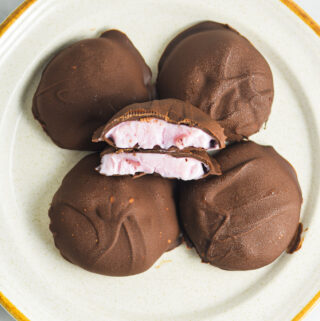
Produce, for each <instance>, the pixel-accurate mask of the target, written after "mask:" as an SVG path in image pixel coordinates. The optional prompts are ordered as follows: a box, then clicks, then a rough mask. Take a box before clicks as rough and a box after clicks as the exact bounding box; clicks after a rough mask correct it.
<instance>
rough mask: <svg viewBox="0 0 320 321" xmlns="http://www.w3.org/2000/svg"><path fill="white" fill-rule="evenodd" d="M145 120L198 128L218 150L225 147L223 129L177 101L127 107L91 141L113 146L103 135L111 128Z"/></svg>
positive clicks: (98, 130)
mask: <svg viewBox="0 0 320 321" xmlns="http://www.w3.org/2000/svg"><path fill="white" fill-rule="evenodd" d="M146 118H157V119H161V120H164V121H166V122H168V123H172V124H176V125H186V126H190V127H196V128H199V129H201V130H203V131H204V132H206V133H207V134H209V135H211V136H212V137H213V138H214V140H215V141H216V142H217V144H218V145H219V148H223V147H225V140H226V136H225V135H224V134H223V128H222V127H221V126H220V125H219V124H218V123H217V122H216V121H215V120H213V119H211V118H210V117H209V116H208V115H207V114H206V113H204V112H202V111H201V110H200V109H199V108H196V107H194V106H192V105H191V104H190V103H187V102H183V101H181V100H178V99H163V100H153V101H148V102H145V103H137V104H132V105H130V106H127V107H125V108H123V109H121V110H120V111H119V112H118V113H116V114H115V115H114V116H113V117H112V118H111V119H110V121H109V122H108V123H107V124H106V125H104V126H102V127H100V128H99V129H97V131H96V132H95V133H94V135H93V138H92V141H94V142H99V141H102V140H105V141H106V142H107V143H108V144H109V145H111V146H114V143H113V141H112V140H110V139H106V138H105V134H106V133H107V132H108V131H109V130H110V129H111V128H113V127H115V126H116V125H118V124H120V123H121V122H125V121H132V120H144V119H146ZM114 147H116V146H114Z"/></svg>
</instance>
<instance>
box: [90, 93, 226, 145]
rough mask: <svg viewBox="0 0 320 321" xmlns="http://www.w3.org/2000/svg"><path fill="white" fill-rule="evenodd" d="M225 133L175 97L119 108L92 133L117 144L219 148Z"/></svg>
mask: <svg viewBox="0 0 320 321" xmlns="http://www.w3.org/2000/svg"><path fill="white" fill-rule="evenodd" d="M225 139H226V137H225V136H224V134H223V129H222V128H221V126H220V125H219V124H218V123H217V122H216V121H215V120H213V119H211V118H210V117H209V116H208V115H207V114H206V113H204V112H202V111H201V110H200V109H199V108H196V107H194V106H192V105H191V104H190V103H187V102H183V101H181V100H177V99H164V100H154V101H149V102H145V103H136V104H132V105H130V106H127V107H125V108H123V109H121V110H120V111H119V112H118V113H117V114H115V115H114V116H113V117H112V118H111V119H110V120H109V122H107V124H106V125H104V126H102V127H100V128H99V129H98V130H97V131H96V132H95V134H94V135H93V141H94V142H101V141H105V142H107V143H108V144H109V145H111V146H114V147H118V148H142V149H153V148H155V147H159V148H161V149H169V148H171V147H176V148H179V149H184V148H191V147H192V148H201V149H219V148H223V147H225Z"/></svg>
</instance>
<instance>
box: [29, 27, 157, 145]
mask: <svg viewBox="0 0 320 321" xmlns="http://www.w3.org/2000/svg"><path fill="white" fill-rule="evenodd" d="M151 76H152V75H151V70H150V68H149V67H148V66H147V65H146V63H145V61H144V59H143V57H142V56H141V55H140V53H139V52H138V51H137V49H136V48H135V47H134V45H133V44H132V43H131V41H130V40H129V39H128V37H127V36H126V35H125V34H124V33H122V32H120V31H118V30H109V31H106V32H104V33H103V34H102V35H101V37H100V38H97V39H85V40H81V41H79V42H76V43H74V44H72V45H71V46H69V47H67V48H65V49H63V50H62V51H60V52H59V53H58V54H57V55H56V56H55V57H54V58H53V59H52V60H51V61H50V62H49V63H48V65H47V66H46V68H45V70H44V71H43V73H42V77H41V80H40V83H39V86H38V89H37V91H36V93H35V95H34V98H33V106H32V112H33V115H34V117H35V119H37V120H38V121H39V122H40V124H41V125H42V127H43V129H44V131H45V132H46V133H47V134H48V135H49V136H50V138H51V139H52V140H53V141H54V142H55V143H56V144H57V145H58V146H60V147H62V148H68V149H77V150H102V149H103V148H104V147H105V144H93V143H92V142H91V138H92V133H93V132H94V131H95V130H96V129H97V128H98V127H99V126H101V125H103V124H105V123H106V122H107V121H108V120H109V119H110V118H111V117H112V116H113V115H114V114H115V113H116V112H117V111H119V110H120V109H121V108H123V107H124V106H127V105H129V104H132V103H134V102H143V101H147V100H150V99H152V98H153V93H154V87H153V85H152V83H151Z"/></svg>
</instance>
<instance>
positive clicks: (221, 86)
mask: <svg viewBox="0 0 320 321" xmlns="http://www.w3.org/2000/svg"><path fill="white" fill-rule="evenodd" d="M157 89H158V94H159V97H160V98H178V99H181V100H184V101H188V102H190V103H191V104H193V105H194V106H197V107H199V108H200V109H201V110H203V111H204V112H206V113H207V114H209V115H210V116H211V117H212V119H214V120H216V121H218V122H219V123H220V125H221V126H222V127H223V128H224V129H225V134H226V136H227V137H228V139H229V140H241V139H242V138H244V137H249V136H250V135H252V134H254V133H256V132H258V131H259V129H260V128H261V126H262V124H263V123H264V122H266V121H267V119H268V117H269V114H270V111H271V104H272V100H273V80H272V73H271V70H270V67H269V65H268V63H267V61H266V60H265V59H264V58H263V56H262V55H261V54H260V53H259V52H258V51H257V50H256V49H255V48H254V47H253V45H252V44H251V43H250V42H249V41H248V40H247V39H246V38H244V37H243V36H241V35H240V34H239V33H238V32H237V31H236V30H234V29H232V28H231V27H229V26H228V25H223V24H220V23H216V22H211V21H206V22H202V23H199V24H197V25H195V26H193V27H191V28H189V29H187V30H185V31H183V32H182V33H180V34H179V35H178V36H176V37H175V38H174V39H173V40H172V41H171V42H170V44H169V45H168V46H167V48H166V49H165V51H164V53H163V55H162V57H161V59H160V61H159V75H158V80H157Z"/></svg>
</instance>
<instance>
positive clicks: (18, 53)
mask: <svg viewBox="0 0 320 321" xmlns="http://www.w3.org/2000/svg"><path fill="white" fill-rule="evenodd" d="M207 19H209V20H215V21H218V22H222V23H228V24H230V25H231V26H233V27H234V28H236V29H237V30H239V31H240V32H241V33H242V34H243V35H244V36H246V37H247V38H248V39H249V40H250V41H251V42H252V43H253V44H254V45H255V46H256V47H257V48H258V49H259V50H260V51H261V52H262V54H263V55H264V56H265V57H266V58H267V60H268V62H269V63H270V65H271V68H272V71H273V75H274V82H275V100H274V104H273V111H272V113H271V117H270V119H269V121H268V123H267V126H266V130H262V131H261V132H260V133H259V134H257V135H254V136H253V137H252V139H253V140H255V141H256V142H258V143H263V144H270V145H273V146H274V147H275V148H276V150H277V151H278V152H279V153H280V154H282V155H283V156H284V157H286V158H287V159H288V160H289V161H290V162H291V163H292V164H293V166H294V167H295V168H296V170H297V172H298V177H299V181H300V184H301V187H302V191H303V196H304V205H303V211H302V222H303V224H304V226H305V227H308V231H307V232H305V234H304V236H305V240H304V243H303V247H302V250H300V251H299V252H297V253H296V254H294V255H288V254H284V255H282V256H281V257H280V258H279V259H278V260H277V261H276V262H274V263H273V264H271V265H269V266H267V267H265V268H262V269H260V270H256V271H249V272H229V271H222V270H219V269H217V268H214V267H211V266H209V265H207V264H201V263H200V259H199V258H198V256H197V255H196V254H195V252H194V251H193V250H187V249H186V247H185V246H183V245H182V246H180V247H179V248H177V249H176V250H174V251H172V252H170V253H166V254H165V255H163V256H162V257H161V258H160V259H159V261H158V262H156V263H155V265H154V267H152V268H151V269H150V270H149V271H147V272H146V273H143V274H140V275H137V276H133V277H124V278H111V277H105V276H100V275H96V274H92V273H89V272H86V271H84V270H81V269H80V268H78V267H76V266H74V265H72V264H69V263H68V262H66V261H65V260H64V259H62V258H61V257H60V255H59V253H58V251H57V250H56V249H55V247H54V244H53V240H52V237H51V233H50V232H49V230H48V224H49V219H48V216H47V211H48V207H49V204H50V201H51V199H52V196H53V194H54V192H55V191H56V190H57V188H58V187H59V185H60V183H61V180H62V178H63V176H64V175H65V174H66V172H67V171H68V170H69V169H70V168H71V167H72V166H73V165H74V164H75V163H76V162H77V161H78V160H79V159H80V158H81V157H82V156H83V155H85V154H86V153H84V152H72V151H67V150H62V149H59V148H58V147H56V146H55V145H54V144H53V143H52V142H51V141H50V139H49V138H48V137H47V136H46V135H45V134H44V132H43V131H42V129H41V128H40V126H39V125H38V123H37V122H36V121H34V120H33V117H32V114H31V100H32V96H33V94H34V91H35V88H36V86H37V84H38V81H39V79H40V75H41V71H42V69H43V67H44V66H45V64H46V63H47V62H48V60H49V59H50V58H51V57H52V56H53V55H54V54H55V53H56V52H57V51H59V50H60V49H61V48H63V47H65V46H67V45H68V44H70V43H72V42H74V41H77V40H79V39H83V38H86V37H97V36H99V34H100V33H101V32H102V31H104V30H106V29H109V28H117V29H120V30H122V31H124V32H125V33H127V35H128V36H129V38H130V39H131V40H132V41H133V43H134V44H135V46H136V47H137V48H138V49H139V50H140V52H141V53H142V54H143V56H144V57H145V60H146V62H147V63H148V64H149V65H150V67H151V68H152V70H153V74H154V77H155V76H156V74H157V71H156V66H157V62H158V59H159V57H160V55H161V53H162V51H163V50H164V48H165V46H166V44H167V43H168V41H169V40H170V39H171V38H172V37H173V36H174V35H176V34H177V33H178V32H179V31H181V30H183V29H185V28H186V27H188V26H190V25H192V24H194V23H196V22H199V21H202V20H207ZM319 52H320V41H319V39H318V38H317V36H316V35H315V33H313V31H312V30H311V29H309V28H308V27H307V26H306V25H305V24H304V23H303V22H302V21H300V20H299V19H298V18H297V17H296V16H294V14H293V13H292V12H290V11H289V10H288V9H287V8H286V7H285V6H284V5H283V4H281V3H280V2H279V1H269V0H264V1H259V4H258V2H257V1H256V0H247V1H245V2H244V1H238V0H215V1H212V0H198V1H194V0H161V1H158V0H135V1H132V0H122V1H115V0H104V1H102V0H95V1H89V0H68V1H64V0H55V1H53V0H38V1H37V2H36V3H35V4H33V5H32V6H31V7H30V8H29V9H28V10H27V11H26V12H25V13H24V14H23V15H22V16H21V18H20V19H19V20H18V21H17V22H16V23H15V24H14V25H13V26H12V27H11V28H10V29H9V30H8V31H7V32H6V33H5V34H4V35H3V36H2V38H1V39H0V101H1V106H0V215H1V216H0V217H1V220H0V257H1V264H0V289H1V291H3V293H4V294H5V295H6V297H7V298H8V299H9V300H10V301H11V302H13V303H14V304H15V305H16V306H17V307H19V310H20V311H21V312H22V313H24V314H25V315H26V316H27V317H28V318H29V319H30V320H32V321H38V320H39V321H43V320H46V321H56V320H60V321H63V320H68V321H73V320H75V321H81V320H96V321H99V320H108V321H124V320H130V321H150V320H152V321H162V320H166V321H169V320H174V321H180V320H181V321H186V320H190V321H198V320H199V321H200V320H207V321H212V320H215V321H222V320H237V321H241V320H246V321H251V320H252V321H260V320H261V321H262V320H263V321H265V320H273V321H277V320H279V321H284V320H291V319H292V318H293V317H294V316H295V315H296V314H297V313H298V312H299V311H300V310H301V308H302V307H303V306H304V305H305V304H306V303H307V302H308V301H309V300H310V299H311V298H312V297H313V296H314V295H315V294H316V292H317V291H318V290H319V289H320V275H319V266H320V256H319V254H318V248H319V246H320V233H319V229H320V215H317V214H319V212H320V207H319V202H318V198H319V183H320V177H319V175H320V163H319V159H320V155H319V154H320V152H319V124H320V109H319V102H320V91H319V84H320V55H319ZM266 175H272V173H266Z"/></svg>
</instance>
